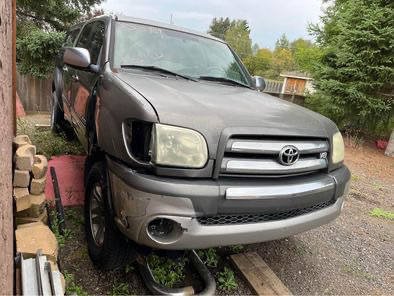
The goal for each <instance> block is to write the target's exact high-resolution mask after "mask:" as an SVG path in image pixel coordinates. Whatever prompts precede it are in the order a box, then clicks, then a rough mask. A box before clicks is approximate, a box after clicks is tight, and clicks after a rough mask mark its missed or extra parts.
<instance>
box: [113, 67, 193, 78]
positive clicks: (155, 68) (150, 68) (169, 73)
mask: <svg viewBox="0 0 394 296" xmlns="http://www.w3.org/2000/svg"><path fill="white" fill-rule="evenodd" d="M120 67H121V68H136V69H142V70H147V71H156V72H160V73H163V74H168V75H172V76H178V77H181V78H184V79H187V80H192V81H197V80H196V79H194V78H191V77H189V76H186V75H182V74H178V73H176V72H172V71H170V70H167V69H163V68H160V67H156V66H144V65H121V66H120Z"/></svg>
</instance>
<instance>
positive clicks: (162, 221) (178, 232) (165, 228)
mask: <svg viewBox="0 0 394 296" xmlns="http://www.w3.org/2000/svg"><path fill="white" fill-rule="evenodd" d="M146 232H147V233H148V235H149V237H150V238H151V239H152V240H154V241H156V242H158V243H161V244H171V243H174V242H176V241H177V240H178V239H180V237H181V236H182V234H183V229H182V227H181V225H180V224H179V223H178V222H176V221H174V220H171V219H167V218H156V219H154V220H152V221H151V222H149V224H148V226H147V227H146Z"/></svg>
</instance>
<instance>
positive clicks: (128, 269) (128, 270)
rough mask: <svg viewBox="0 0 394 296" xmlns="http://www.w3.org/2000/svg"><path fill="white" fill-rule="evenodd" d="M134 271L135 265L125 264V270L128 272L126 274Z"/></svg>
mask: <svg viewBox="0 0 394 296" xmlns="http://www.w3.org/2000/svg"><path fill="white" fill-rule="evenodd" d="M133 271H134V267H133V266H131V265H128V264H127V265H126V266H125V268H124V272H125V273H126V274H129V273H131V272H133Z"/></svg>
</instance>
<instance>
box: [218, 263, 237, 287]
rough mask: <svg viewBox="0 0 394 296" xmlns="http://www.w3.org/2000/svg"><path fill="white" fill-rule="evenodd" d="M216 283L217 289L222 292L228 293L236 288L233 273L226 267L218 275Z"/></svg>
mask: <svg viewBox="0 0 394 296" xmlns="http://www.w3.org/2000/svg"><path fill="white" fill-rule="evenodd" d="M218 283H219V285H218V287H219V289H220V290H222V291H230V290H233V289H235V288H236V287H238V284H237V281H236V280H235V277H234V272H233V271H232V270H231V269H230V268H228V267H226V266H225V267H224V270H223V271H222V272H219V273H218Z"/></svg>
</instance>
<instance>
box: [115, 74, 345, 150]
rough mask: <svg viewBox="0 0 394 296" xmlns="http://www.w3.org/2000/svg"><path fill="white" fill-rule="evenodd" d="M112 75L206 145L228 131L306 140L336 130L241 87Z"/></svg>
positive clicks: (292, 106) (308, 114)
mask: <svg viewBox="0 0 394 296" xmlns="http://www.w3.org/2000/svg"><path fill="white" fill-rule="evenodd" d="M116 75H117V76H118V77H119V78H120V79H122V80H123V81H124V82H126V83H127V84H128V85H129V86H130V87H132V88H134V89H135V90H136V91H137V92H139V93H140V94H141V95H142V96H143V97H145V99H146V100H148V101H149V103H150V104H151V105H152V106H153V108H154V109H155V111H156V113H157V116H158V118H159V121H160V123H163V124H170V125H176V126H182V127H188V128H191V129H194V130H197V131H199V132H200V133H202V134H203V135H204V137H205V138H206V140H207V142H208V145H209V146H211V145H217V143H218V139H219V137H220V135H221V133H222V132H223V131H224V130H225V129H231V128H248V129H249V130H251V131H257V130H258V131H259V132H258V134H263V135H280V136H291V135H293V136H311V137H329V136H331V135H332V134H333V133H334V132H335V130H336V129H337V128H336V126H335V124H334V123H333V122H332V121H330V120H329V119H327V118H326V117H324V116H321V115H320V114H317V113H315V112H312V111H310V110H308V109H305V108H303V107H301V106H298V105H295V104H292V103H290V102H287V101H285V100H282V99H279V98H276V97H274V96H271V95H268V94H265V93H261V92H258V91H255V90H252V89H248V88H245V87H238V86H229V85H224V84H220V83H217V82H209V81H199V82H194V81H189V80H185V79H183V78H179V79H177V78H173V77H161V76H157V75H141V74H135V73H129V72H120V73H117V74H116ZM244 130H245V129H244ZM251 133H252V132H251ZM253 133H254V132H253ZM210 148H213V147H210ZM210 151H212V149H210ZM214 151H216V150H215V149H214Z"/></svg>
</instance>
